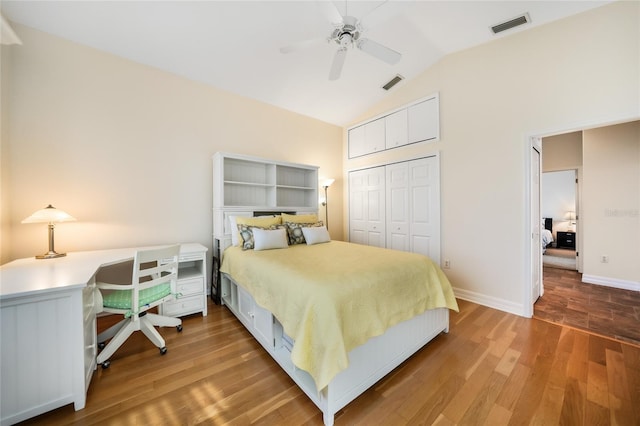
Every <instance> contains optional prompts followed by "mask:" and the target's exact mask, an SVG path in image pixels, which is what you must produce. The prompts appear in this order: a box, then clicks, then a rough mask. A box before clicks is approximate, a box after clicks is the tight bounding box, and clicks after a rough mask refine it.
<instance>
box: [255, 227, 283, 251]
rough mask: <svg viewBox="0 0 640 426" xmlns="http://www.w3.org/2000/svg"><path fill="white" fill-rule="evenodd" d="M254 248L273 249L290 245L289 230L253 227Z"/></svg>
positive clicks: (257, 249)
mask: <svg viewBox="0 0 640 426" xmlns="http://www.w3.org/2000/svg"><path fill="white" fill-rule="evenodd" d="M253 241H254V244H253V249H254V250H256V251H259V250H271V249H280V248H287V247H289V240H288V238H287V230H286V229H284V228H280V229H260V228H253Z"/></svg>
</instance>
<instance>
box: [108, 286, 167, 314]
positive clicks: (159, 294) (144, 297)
mask: <svg viewBox="0 0 640 426" xmlns="http://www.w3.org/2000/svg"><path fill="white" fill-rule="evenodd" d="M170 294H171V284H170V283H164V284H159V285H157V286H154V287H151V288H147V289H145V290H141V291H140V300H139V306H138V307H141V306H144V305H148V304H150V303H153V302H155V301H156V300H160V299H162V298H163V297H166V296H168V295H170ZM102 306H104V307H105V308H113V309H131V290H115V291H113V292H111V293H109V294H106V295H105V296H104V298H103V300H102Z"/></svg>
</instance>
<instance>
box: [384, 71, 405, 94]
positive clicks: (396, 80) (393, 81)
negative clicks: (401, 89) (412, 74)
mask: <svg viewBox="0 0 640 426" xmlns="http://www.w3.org/2000/svg"><path fill="white" fill-rule="evenodd" d="M402 80H404V77H403V76H401V75H400V74H396V76H395V77H393V78H392V79H391V80H389V81H388V82H387V83H386V84H385V85H384V86H382V88H383V89H384V90H389V89H391V88H392V87H393V86H395V85H396V84H398V83H400V82H401V81H402Z"/></svg>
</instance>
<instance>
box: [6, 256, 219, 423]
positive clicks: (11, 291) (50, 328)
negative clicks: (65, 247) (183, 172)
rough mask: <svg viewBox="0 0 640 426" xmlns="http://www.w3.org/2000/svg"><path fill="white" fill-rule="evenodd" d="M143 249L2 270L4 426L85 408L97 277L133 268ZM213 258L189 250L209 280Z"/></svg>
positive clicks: (25, 262) (26, 262)
mask: <svg viewBox="0 0 640 426" xmlns="http://www.w3.org/2000/svg"><path fill="white" fill-rule="evenodd" d="M139 249H140V248H127V249H114V250H98V251H86V252H75V253H68V254H67V256H65V257H60V258H56V259H37V260H36V259H35V258H28V259H19V260H15V261H13V262H10V263H7V264H5V265H2V266H1V267H0V327H1V328H0V386H1V387H0V397H1V404H0V416H1V418H0V424H2V425H5V424H14V423H17V422H20V421H22V420H25V419H28V418H30V417H33V416H36V415H38V414H42V413H44V412H47V411H50V410H52V409H54V408H58V407H61V406H63V405H66V404H69V403H73V404H74V408H75V409H76V410H80V409H82V408H84V406H85V401H86V392H87V389H88V387H89V384H90V382H91V377H92V375H93V371H94V370H95V369H96V353H97V345H96V316H95V309H94V290H95V274H96V272H97V271H98V270H99V269H100V268H101V267H104V266H108V265H112V264H116V263H120V262H123V261H127V260H132V259H133V256H134V254H135V252H136V250H139ZM206 251H207V248H206V247H204V246H203V245H201V244H182V245H181V246H180V258H181V260H182V259H186V261H187V262H188V263H189V269H191V270H192V269H193V266H192V263H193V262H194V260H196V261H199V262H202V263H201V268H202V269H201V270H202V271H203V272H204V271H205V270H206V266H205V264H206V262H205V257H204V256H205V253H206ZM190 279H193V277H190ZM202 282H203V285H204V283H205V282H206V273H204V277H203V278H202ZM203 315H206V301H205V310H204V311H203Z"/></svg>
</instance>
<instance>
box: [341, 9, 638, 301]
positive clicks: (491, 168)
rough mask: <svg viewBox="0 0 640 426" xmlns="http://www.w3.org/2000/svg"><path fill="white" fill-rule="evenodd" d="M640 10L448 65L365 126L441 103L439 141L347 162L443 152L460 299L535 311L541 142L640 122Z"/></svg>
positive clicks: (447, 247)
mask: <svg viewBox="0 0 640 426" xmlns="http://www.w3.org/2000/svg"><path fill="white" fill-rule="evenodd" d="M639 8H640V3H638V2H618V3H613V4H611V5H607V6H604V7H601V8H598V9H594V10H592V11H589V12H586V13H583V14H580V15H577V16H574V17H571V18H568V19H564V20H562V21H558V22H554V23H551V24H548V25H544V26H541V27H538V28H534V29H531V30H529V31H525V32H521V33H517V34H514V35H512V36H509V37H504V38H501V39H497V40H496V41H494V42H491V43H488V44H484V45H481V46H478V47H475V48H472V49H468V50H466V51H462V52H459V53H457V54H453V55H450V56H447V57H445V58H443V59H442V60H441V61H440V62H438V63H437V64H435V65H434V66H433V67H431V68H430V69H428V70H427V71H425V72H424V73H423V74H421V75H420V76H418V77H417V78H414V79H413V80H411V81H406V82H404V83H403V84H401V85H398V86H396V88H395V89H394V91H393V92H392V93H391V94H390V95H389V97H388V99H387V100H386V101H384V102H382V103H380V104H378V105H376V106H375V107H374V108H372V109H371V110H369V111H368V112H367V113H366V114H364V115H363V116H362V117H361V119H360V120H358V121H362V120H365V119H366V118H369V117H373V116H376V115H378V114H381V113H383V112H384V111H387V110H390V109H393V108H395V107H398V106H401V105H404V104H406V103H408V102H410V101H412V100H414V99H418V98H421V97H424V96H426V95H428V94H430V93H433V92H439V93H440V125H441V140H440V141H439V142H436V143H429V144H415V145H412V146H408V147H406V148H399V149H395V150H391V151H387V152H384V153H380V154H376V155H373V156H369V157H368V158H366V159H359V160H353V161H345V174H346V172H347V171H348V170H349V169H351V168H355V167H359V166H362V165H365V164H367V163H371V164H381V163H385V162H391V161H396V160H400V159H404V158H410V157H414V156H421V155H425V154H428V153H431V152H436V151H440V153H441V176H442V178H441V188H442V191H441V201H442V208H441V216H442V259H449V260H450V261H451V269H450V270H447V271H446V273H447V275H448V276H449V278H450V279H451V281H452V284H453V285H454V287H455V289H456V293H457V295H458V296H462V297H465V298H473V299H474V300H477V301H479V302H481V303H485V304H488V305H490V306H495V307H498V308H500V309H504V310H508V311H513V312H518V313H521V312H525V310H526V307H525V306H524V301H525V300H527V299H528V297H527V295H526V292H527V291H528V282H529V275H530V264H531V258H530V256H529V250H530V238H531V231H530V228H529V219H528V217H529V216H528V215H529V203H528V175H529V162H528V158H529V137H530V136H533V135H540V136H543V135H548V134H557V133H560V132H562V131H567V130H577V129H580V128H583V127H586V126H585V125H586V124H591V125H596V124H599V123H609V122H614V121H619V120H623V119H631V118H638V117H640V96H639V94H640V82H639V79H638V75H640V66H639V62H640V45H639V40H640V33H639V22H638V21H639V19H638V17H639V16H640V10H639ZM354 124H355V123H354ZM343 137H344V135H343ZM345 157H346V156H345ZM347 214H348V212H347V211H346V210H345V215H347ZM346 223H347V221H345V226H346Z"/></svg>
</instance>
